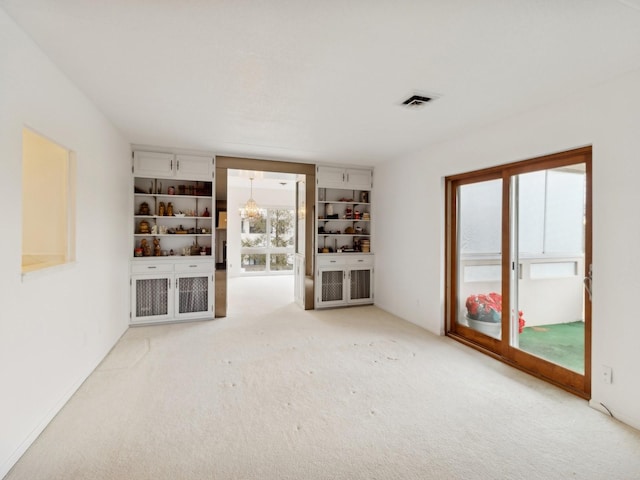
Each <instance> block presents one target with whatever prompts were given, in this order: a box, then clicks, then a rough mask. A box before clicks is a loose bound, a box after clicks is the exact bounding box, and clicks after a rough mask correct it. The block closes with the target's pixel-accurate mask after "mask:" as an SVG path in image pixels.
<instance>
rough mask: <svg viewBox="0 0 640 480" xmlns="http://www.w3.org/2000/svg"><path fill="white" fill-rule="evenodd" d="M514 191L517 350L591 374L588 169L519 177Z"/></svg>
mask: <svg viewBox="0 0 640 480" xmlns="http://www.w3.org/2000/svg"><path fill="white" fill-rule="evenodd" d="M511 187H512V188H511V192H512V196H511V198H512V207H513V208H512V242H511V243H512V248H511V250H512V252H511V253H512V260H513V261H512V266H513V269H512V278H511V286H512V288H511V299H512V308H511V312H512V315H511V329H510V332H511V334H510V345H511V346H512V347H515V348H517V349H519V350H521V351H523V352H526V353H528V354H530V355H534V356H536V357H538V358H541V359H543V360H546V361H548V362H551V363H553V364H555V365H559V366H561V367H564V368H566V369H569V370H571V371H574V372H576V373H579V374H584V372H585V309H584V306H585V298H584V288H583V277H584V272H585V225H586V166H585V164H576V165H571V166H568V167H561V168H554V169H547V170H539V171H535V172H531V173H523V174H520V175H515V176H514V177H513V178H512V184H511ZM516 312H518V313H517V314H516Z"/></svg>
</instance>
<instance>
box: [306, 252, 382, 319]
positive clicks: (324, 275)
mask: <svg viewBox="0 0 640 480" xmlns="http://www.w3.org/2000/svg"><path fill="white" fill-rule="evenodd" d="M317 267H318V273H317V275H318V278H317V279H316V286H317V294H316V308H323V307H338V306H345V305H361V304H367V303H373V256H372V255H348V256H345V255H324V256H322V257H319V258H318V262H317Z"/></svg>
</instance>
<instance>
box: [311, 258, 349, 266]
mask: <svg viewBox="0 0 640 480" xmlns="http://www.w3.org/2000/svg"><path fill="white" fill-rule="evenodd" d="M346 264H347V259H346V257H343V256H331V257H328V256H326V255H318V267H333V266H338V265H340V266H342V265H346Z"/></svg>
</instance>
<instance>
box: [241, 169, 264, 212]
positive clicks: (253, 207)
mask: <svg viewBox="0 0 640 480" xmlns="http://www.w3.org/2000/svg"><path fill="white" fill-rule="evenodd" d="M249 180H250V181H251V194H250V195H249V200H247V203H245V205H244V212H243V213H244V216H245V218H248V219H249V220H255V219H256V218H258V217H259V216H260V209H259V208H258V204H257V203H256V201H255V200H254V199H253V177H251V178H249Z"/></svg>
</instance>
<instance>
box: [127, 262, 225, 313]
mask: <svg viewBox="0 0 640 480" xmlns="http://www.w3.org/2000/svg"><path fill="white" fill-rule="evenodd" d="M132 270H133V272H132V275H131V288H132V290H131V323H132V324H140V323H156V322H162V321H176V320H190V319H195V318H213V312H214V298H215V296H214V293H213V292H214V291H213V285H214V271H213V270H214V265H213V261H207V262H200V263H194V262H192V261H191V260H187V261H186V262H185V261H184V260H183V259H181V260H179V261H175V262H158V263H151V264H137V265H134V266H133V267H132Z"/></svg>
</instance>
